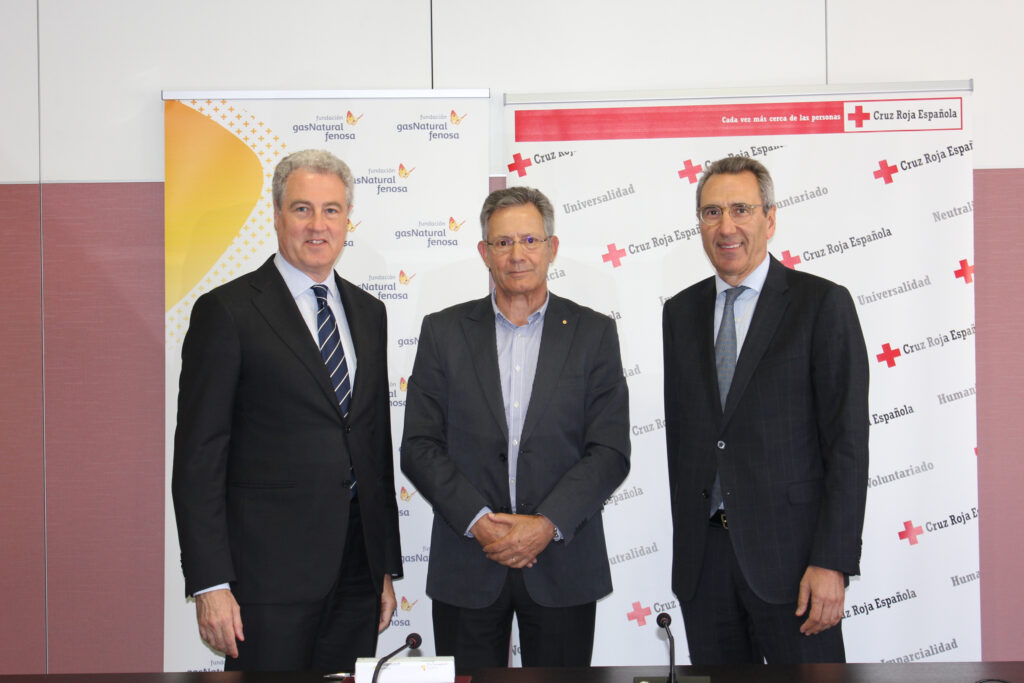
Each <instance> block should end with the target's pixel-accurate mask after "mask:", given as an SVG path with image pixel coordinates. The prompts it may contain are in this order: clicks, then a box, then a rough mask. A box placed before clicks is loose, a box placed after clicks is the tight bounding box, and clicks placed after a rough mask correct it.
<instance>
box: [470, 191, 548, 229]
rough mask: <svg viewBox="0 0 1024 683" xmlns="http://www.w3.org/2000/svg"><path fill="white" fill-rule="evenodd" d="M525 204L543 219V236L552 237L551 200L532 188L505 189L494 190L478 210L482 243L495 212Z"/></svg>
mask: <svg viewBox="0 0 1024 683" xmlns="http://www.w3.org/2000/svg"><path fill="white" fill-rule="evenodd" d="M526 204H533V205H534V206H535V207H536V208H537V211H539V212H540V217H541V218H543V219H544V234H545V235H546V236H547V237H552V236H554V234H555V207H554V206H552V205H551V200H550V199H548V198H547V197H545V196H544V193H543V192H541V191H540V190H538V189H536V188H533V187H507V188H505V189H504V190H495V191H494V192H492V193H491V194H489V195H488V196H487V199H485V200H484V207H483V209H481V210H480V230H481V231H482V232H483V239H484V241H485V242H486V241H487V223H488V221H490V220H491V215H492V214H493V213H494V212H495V211H497V210H498V209H507V208H509V207H510V206H524V205H526Z"/></svg>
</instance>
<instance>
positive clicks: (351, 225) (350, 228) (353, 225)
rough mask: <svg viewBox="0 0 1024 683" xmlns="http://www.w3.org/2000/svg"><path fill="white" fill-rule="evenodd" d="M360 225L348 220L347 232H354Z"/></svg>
mask: <svg viewBox="0 0 1024 683" xmlns="http://www.w3.org/2000/svg"><path fill="white" fill-rule="evenodd" d="M361 224H362V221H359V222H358V223H353V222H352V219H351V218H349V219H348V231H349V232H355V231H356V228H358V227H359V226H360V225H361Z"/></svg>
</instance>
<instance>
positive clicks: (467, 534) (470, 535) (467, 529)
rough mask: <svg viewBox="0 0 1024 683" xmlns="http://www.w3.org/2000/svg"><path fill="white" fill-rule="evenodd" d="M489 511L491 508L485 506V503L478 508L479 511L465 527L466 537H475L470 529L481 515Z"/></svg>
mask: <svg viewBox="0 0 1024 683" xmlns="http://www.w3.org/2000/svg"><path fill="white" fill-rule="evenodd" d="M490 512H491V508H489V507H487V506H486V505H485V506H483V507H482V508H480V512H478V513H476V517H474V518H473V520H472V521H471V522H470V523H469V526H467V527H466V536H467V537H468V538H476V536H474V535H473V532H471V531H470V529H472V528H473V525H474V524H476V523H477V522H479V521H480V518H481V517H483V516H484V515H486V514H488V513H490Z"/></svg>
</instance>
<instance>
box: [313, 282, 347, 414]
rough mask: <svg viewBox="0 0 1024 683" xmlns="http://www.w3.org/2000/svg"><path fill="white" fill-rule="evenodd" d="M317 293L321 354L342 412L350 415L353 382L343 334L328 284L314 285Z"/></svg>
mask: <svg viewBox="0 0 1024 683" xmlns="http://www.w3.org/2000/svg"><path fill="white" fill-rule="evenodd" d="M313 293H314V294H315V295H316V303H317V311H316V325H317V337H318V339H319V340H320V355H321V356H322V357H323V359H324V364H325V365H326V366H327V372H328V374H330V376H331V386H333V387H334V393H335V395H336V396H337V397H338V405H339V406H341V414H342V415H343V416H344V417H348V404H349V401H350V400H351V398H352V382H351V381H350V380H349V378H348V363H346V362H345V349H343V348H342V346H341V335H340V334H339V333H338V320H337V318H335V317H334V311H332V310H331V307H330V306H328V305H327V285H313Z"/></svg>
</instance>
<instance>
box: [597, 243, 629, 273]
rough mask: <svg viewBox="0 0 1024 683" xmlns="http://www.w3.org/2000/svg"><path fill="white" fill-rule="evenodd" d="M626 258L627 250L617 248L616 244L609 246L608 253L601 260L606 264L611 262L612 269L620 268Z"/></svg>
mask: <svg viewBox="0 0 1024 683" xmlns="http://www.w3.org/2000/svg"><path fill="white" fill-rule="evenodd" d="M625 256H626V250H625V249H619V248H618V247H616V246H615V242H612V243H611V244H609V245H608V253H607V254H605V255H604V256H602V257H601V260H602V261H604V262H605V263H608V262H609V261H611V264H612V268H618V267H619V266H621V265H622V259H623V258H625Z"/></svg>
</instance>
